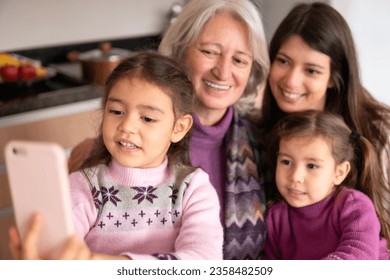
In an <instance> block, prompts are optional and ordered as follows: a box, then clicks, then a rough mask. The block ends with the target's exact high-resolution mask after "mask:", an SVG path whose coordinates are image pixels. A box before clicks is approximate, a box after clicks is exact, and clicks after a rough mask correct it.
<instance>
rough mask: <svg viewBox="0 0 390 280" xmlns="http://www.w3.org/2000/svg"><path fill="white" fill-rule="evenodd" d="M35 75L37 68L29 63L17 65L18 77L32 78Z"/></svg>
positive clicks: (23, 78)
mask: <svg viewBox="0 0 390 280" xmlns="http://www.w3.org/2000/svg"><path fill="white" fill-rule="evenodd" d="M36 76H37V70H36V69H35V67H34V66H33V65H31V64H22V65H20V66H19V78H21V79H22V80H29V79H33V78H35V77H36Z"/></svg>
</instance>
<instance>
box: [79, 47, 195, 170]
mask: <svg viewBox="0 0 390 280" xmlns="http://www.w3.org/2000/svg"><path fill="white" fill-rule="evenodd" d="M123 79H129V80H130V81H131V80H139V81H145V82H147V83H150V84H152V85H155V86H157V87H158V88H160V89H161V90H162V91H163V92H165V93H166V94H167V95H169V96H170V97H171V99H172V104H173V111H174V115H175V119H178V118H179V117H180V116H182V115H184V114H191V113H192V111H193V106H194V102H195V99H194V97H195V95H194V93H193V86H192V83H191V82H190V80H189V79H188V78H187V73H186V72H185V71H184V69H183V68H182V67H181V66H180V65H179V64H178V63H176V62H175V61H174V60H172V59H170V58H168V57H166V56H163V55H160V54H157V53H154V52H141V53H140V54H138V55H135V56H133V57H130V58H128V59H126V60H124V61H123V62H122V63H121V64H119V65H118V66H117V67H116V68H115V69H114V70H113V71H112V73H111V74H110V75H109V77H108V78H107V81H106V84H105V94H104V97H103V100H102V109H103V110H104V108H105V106H106V102H107V99H108V96H109V94H110V91H111V89H112V88H113V87H114V85H115V84H116V83H117V82H118V81H120V80H123ZM102 123H103V122H102ZM102 123H101V126H100V128H101V127H102ZM101 130H102V129H100V134H99V136H98V137H97V139H96V143H95V148H94V149H93V151H92V154H91V155H90V156H89V158H87V159H86V160H85V161H84V162H83V164H82V166H81V169H84V168H90V167H93V166H96V165H98V164H101V163H103V164H106V165H108V164H109V163H110V162H111V155H110V153H109V152H108V150H107V148H106V147H105V145H104V142H103V136H102V132H101ZM189 139H190V132H188V133H187V134H186V135H185V136H184V138H183V139H182V140H181V141H179V142H176V143H171V145H170V147H169V150H168V153H167V156H168V165H169V167H170V168H174V169H175V170H176V171H178V172H179V173H180V174H182V173H183V172H181V171H183V170H185V172H184V173H185V174H182V175H183V176H185V175H187V174H188V173H189V172H191V171H192V170H193V168H192V166H191V163H190V157H189Z"/></svg>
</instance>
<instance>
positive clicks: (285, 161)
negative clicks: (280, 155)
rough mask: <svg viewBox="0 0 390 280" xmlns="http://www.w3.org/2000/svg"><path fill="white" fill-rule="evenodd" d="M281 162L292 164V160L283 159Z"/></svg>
mask: <svg viewBox="0 0 390 280" xmlns="http://www.w3.org/2000/svg"><path fill="white" fill-rule="evenodd" d="M280 163H281V164H284V165H291V160H288V159H282V160H280Z"/></svg>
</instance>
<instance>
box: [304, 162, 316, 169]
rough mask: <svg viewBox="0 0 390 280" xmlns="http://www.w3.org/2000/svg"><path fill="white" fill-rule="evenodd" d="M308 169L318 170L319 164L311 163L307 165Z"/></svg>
mask: <svg viewBox="0 0 390 280" xmlns="http://www.w3.org/2000/svg"><path fill="white" fill-rule="evenodd" d="M307 168H309V169H317V168H318V165H317V164H314V163H309V164H308V165H307Z"/></svg>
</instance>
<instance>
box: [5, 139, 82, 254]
mask: <svg viewBox="0 0 390 280" xmlns="http://www.w3.org/2000/svg"><path fill="white" fill-rule="evenodd" d="M5 159H6V168H7V174H8V180H9V184H10V188H11V196H12V202H13V209H14V214H15V219H16V226H17V228H18V231H19V234H20V238H22V239H23V238H24V237H25V233H26V230H27V227H28V225H29V222H30V219H31V217H32V214H33V213H35V212H40V213H41V214H42V215H43V218H44V223H43V226H42V230H41V235H40V236H39V240H38V251H39V254H40V256H42V257H45V258H55V256H56V254H57V253H58V252H59V250H61V248H62V245H63V244H64V243H65V242H66V240H67V239H68V237H69V236H70V235H71V234H73V232H74V230H73V222H72V215H71V200H70V188H69V180H68V169H67V158H66V155H65V151H64V150H63V148H62V147H61V146H59V145H58V144H55V143H47V142H32V141H11V142H9V143H8V144H7V145H6V147H5Z"/></svg>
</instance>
